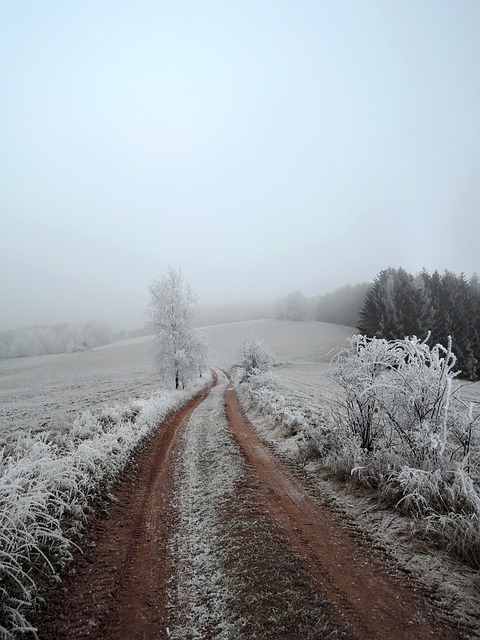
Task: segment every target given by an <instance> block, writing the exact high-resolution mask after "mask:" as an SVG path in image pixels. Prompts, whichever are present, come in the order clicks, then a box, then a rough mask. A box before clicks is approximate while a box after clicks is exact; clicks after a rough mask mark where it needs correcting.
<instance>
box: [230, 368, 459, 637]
mask: <svg viewBox="0 0 480 640" xmlns="http://www.w3.org/2000/svg"><path fill="white" fill-rule="evenodd" d="M225 407H226V414H227V417H228V419H229V422H230V424H231V428H232V431H233V434H234V436H235V438H236V440H237V442H238V443H239V445H240V447H241V448H242V450H243V452H244V454H245V456H246V458H247V460H248V462H249V463H250V464H251V466H252V467H253V469H254V471H255V473H256V474H257V476H258V478H259V480H260V483H259V485H260V495H259V498H260V499H263V502H264V505H265V507H266V509H267V510H268V511H269V513H270V514H271V516H272V517H273V518H274V519H275V520H276V521H277V522H278V523H279V524H280V526H281V527H282V529H283V530H284V532H285V534H286V535H287V536H288V538H289V540H290V542H291V544H292V546H293V547H294V548H295V549H296V550H297V551H298V552H299V553H300V555H301V556H302V557H303V558H304V561H305V563H306V568H307V569H308V571H309V573H310V574H311V575H312V576H313V578H314V579H315V581H316V584H317V585H318V588H319V591H320V593H321V595H322V596H323V597H326V598H327V599H328V600H329V601H330V602H331V604H332V608H331V613H332V618H333V619H334V620H336V621H337V623H338V624H340V625H342V626H344V627H347V628H350V629H351V631H352V633H353V635H354V637H355V638H358V639H359V640H373V639H379V640H380V639H382V640H383V639H385V638H389V640H423V639H426V638H429V639H430V640H431V638H432V637H434V638H436V639H440V638H442V639H445V640H446V639H447V638H448V639H450V640H451V639H453V638H458V637H461V636H460V634H459V632H458V631H457V630H455V629H445V628H440V627H439V626H438V625H437V624H436V623H435V622H434V621H433V620H432V612H431V611H430V609H429V607H428V603H427V602H426V601H425V599H424V598H422V596H421V595H420V594H419V593H416V592H414V591H413V590H411V589H409V588H407V587H406V586H405V585H404V584H401V583H400V582H398V581H396V580H394V579H393V578H391V577H389V576H388V575H386V573H385V571H384V570H383V569H382V566H381V565H380V563H378V562H377V561H375V560H374V559H372V558H368V557H366V555H365V548H362V547H361V546H360V545H359V544H358V543H357V542H356V541H355V539H354V537H353V536H352V535H351V533H350V532H348V531H347V530H346V529H345V528H343V527H342V525H341V524H340V523H339V521H338V520H336V519H335V518H334V516H333V514H332V513H331V512H330V511H329V510H328V509H327V508H326V507H325V506H322V505H320V504H319V503H317V502H316V501H315V500H314V499H313V498H312V497H310V495H309V494H308V493H307V491H306V489H305V487H304V486H303V484H302V483H301V482H300V481H299V480H298V479H297V478H295V476H294V475H293V474H292V473H291V472H290V471H289V469H288V468H287V467H286V466H285V465H284V464H283V463H282V462H281V461H280V460H279V459H278V458H277V457H276V456H275V455H273V454H272V453H271V452H270V451H269V450H268V447H267V446H266V445H265V443H264V442H263V441H262V440H261V439H260V437H259V436H258V435H257V434H256V433H255V431H254V430H253V428H252V427H251V426H250V424H249V423H248V421H247V420H246V418H245V416H244V413H243V410H242V408H241V405H240V402H239V400H238V397H237V394H236V392H235V390H234V385H233V382H232V380H231V379H230V384H229V385H228V387H227V390H226V392H225Z"/></svg>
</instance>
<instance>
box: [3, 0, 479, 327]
mask: <svg viewBox="0 0 480 640" xmlns="http://www.w3.org/2000/svg"><path fill="white" fill-rule="evenodd" d="M479 26H480V3H478V2H477V0H459V1H458V2H449V1H447V0H426V1H424V2H407V3H405V2H402V1H401V0H394V1H392V2H384V1H383V0H373V1H372V2H368V3H366V2H356V1H353V0H347V1H345V2H341V3H338V2H327V1H324V0H322V1H313V0H306V1H305V2H300V3H299V2H293V1H290V0H289V1H287V2H265V1H260V2H252V1H247V2H241V3H232V2H219V1H218V0H206V1H205V2H201V3H198V2H191V1H190V0H179V1H177V2H158V1H156V0H139V2H136V3H130V2H125V1H123V0H120V1H119V2H115V3H111V2H106V1H105V0H100V1H99V2H92V1H91V0H87V1H85V2H81V3H73V2H63V3H58V2H54V1H53V0H45V1H44V2H37V3H35V2H28V3H27V4H25V3H22V2H17V1H14V0H5V2H3V3H2V14H1V20H0V55H1V58H2V61H3V64H2V65H1V68H0V83H1V87H2V95H3V96H4V99H3V100H2V101H1V103H0V140H1V145H0V148H1V152H0V176H1V177H0V215H1V218H2V238H3V243H2V251H1V254H0V292H1V295H2V309H1V313H0V331H1V330H5V329H13V328H15V327H17V326H23V325H38V324H55V323H59V322H80V323H81V322H85V321H87V320H105V321H108V322H111V323H112V325H113V329H114V330H118V329H131V328H136V327H138V326H140V325H141V324H142V323H143V321H144V316H143V314H144V310H145V307H146V305H147V301H148V285H149V284H150V283H151V281H152V280H153V278H155V277H157V276H158V275H159V274H160V273H163V272H164V270H165V268H166V266H167V265H169V264H171V265H174V266H180V267H181V268H182V273H183V275H184V277H185V278H186V280H187V281H188V282H190V283H191V285H192V288H193V290H194V291H195V292H196V293H197V294H198V296H199V299H200V300H199V301H200V304H201V305H205V306H211V305H227V304H236V303H243V302H245V301H253V302H259V301H268V302H272V301H275V300H276V299H277V298H279V297H281V296H284V295H286V294H288V293H289V292H290V291H292V290H295V289H300V290H301V291H302V292H303V293H304V294H305V295H306V296H313V295H317V294H323V293H325V292H327V291H332V290H334V289H336V288H337V287H339V286H342V285H344V284H347V283H352V284H355V283H357V282H364V281H371V280H372V279H373V278H374V277H375V275H376V274H377V273H378V272H379V271H380V270H381V269H384V268H387V267H389V266H392V267H399V266H402V267H404V268H405V269H407V270H408V271H410V272H413V273H417V272H419V271H420V270H421V269H422V268H423V267H425V268H427V269H428V270H430V271H434V270H435V269H439V271H441V272H442V271H443V270H444V269H450V270H452V271H454V272H455V273H461V272H465V274H466V275H467V277H469V276H471V275H472V274H473V273H474V272H475V271H478V269H479V264H478V237H479V236H480V217H479V216H478V202H479V199H480V182H479V180H478V176H479V174H480V153H479V149H480V109H479V108H478V105H479V103H480V74H479V73H478V69H479V68H480V39H479V38H478V30H479Z"/></svg>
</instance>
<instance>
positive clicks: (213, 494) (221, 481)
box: [170, 384, 245, 638]
mask: <svg viewBox="0 0 480 640" xmlns="http://www.w3.org/2000/svg"><path fill="white" fill-rule="evenodd" d="M224 386H225V385H224V384H223V385H221V386H218V387H217V388H214V389H213V390H212V391H211V392H210V395H209V396H208V398H207V399H206V400H205V401H204V402H203V403H202V404H201V405H200V407H199V408H197V409H196V410H195V412H194V413H193V414H192V416H191V418H190V420H189V421H188V424H187V426H186V429H185V431H184V433H183V438H182V444H183V446H182V457H181V459H180V460H179V465H178V467H177V478H176V485H177V488H176V508H177V511H178V514H179V518H180V523H179V527H178V532H177V534H176V535H175V536H174V538H173V541H172V544H171V553H172V555H173V558H174V564H175V566H176V576H177V582H176V584H175V592H173V591H172V592H171V594H170V596H171V601H172V606H174V607H175V609H176V610H177V612H178V614H179V616H178V619H179V621H181V623H180V624H179V625H178V626H177V627H176V628H175V629H172V630H171V631H172V635H171V637H172V638H185V637H189V638H205V637H207V636H208V637H215V638H230V637H234V635H232V634H234V628H235V622H234V621H233V620H232V619H231V616H230V614H229V612H230V608H229V606H228V605H229V601H230V600H231V599H232V597H233V593H232V592H231V590H230V585H229V579H228V576H227V574H226V571H225V568H224V557H223V554H222V551H221V545H220V544H219V542H220V541H221V540H222V531H221V521H222V514H223V511H224V509H225V505H226V504H227V502H228V499H229V497H231V495H232V494H233V493H234V491H235V486H236V484H237V483H238V482H239V481H240V480H241V478H242V476H243V475H244V473H245V464H244V462H243V459H242V457H241V455H240V453H239V450H238V446H237V445H236V444H235V443H234V441H233V438H232V436H231V433H230V432H229V428H228V424H227V421H226V417H225V412H224V408H223V393H224Z"/></svg>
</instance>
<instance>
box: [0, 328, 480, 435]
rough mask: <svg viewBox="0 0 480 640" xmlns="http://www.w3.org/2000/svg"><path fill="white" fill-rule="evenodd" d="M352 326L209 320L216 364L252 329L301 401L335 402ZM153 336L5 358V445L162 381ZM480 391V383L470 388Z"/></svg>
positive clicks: (0, 406) (0, 429)
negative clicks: (336, 356)
mask: <svg viewBox="0 0 480 640" xmlns="http://www.w3.org/2000/svg"><path fill="white" fill-rule="evenodd" d="M354 332H355V330H354V329H353V328H350V327H344V326H340V325H332V324H326V323H321V322H288V321H275V320H255V321H249V322H239V323H231V324H223V325H216V326H211V327H206V328H205V329H204V333H205V335H206V337H207V340H208V342H209V362H210V365H211V366H218V367H221V368H224V369H229V368H230V367H231V366H232V365H233V364H234V363H236V362H238V361H239V354H240V351H241V347H242V344H243V341H244V339H245V338H246V337H248V336H249V335H252V334H253V335H256V336H257V337H259V338H261V339H263V341H264V344H265V346H266V347H267V348H268V349H269V350H270V351H271V352H272V353H273V355H274V357H275V361H276V363H277V364H276V366H275V369H274V370H275V373H276V374H277V375H278V376H279V378H280V380H281V382H282V385H284V386H285V388H284V394H285V396H286V397H287V398H288V400H289V401H291V403H292V404H293V405H295V406H299V405H311V404H318V403H322V404H323V403H326V402H327V403H328V401H330V400H332V398H333V396H334V394H335V392H336V390H335V388H334V386H333V385H332V383H331V381H329V380H328V379H327V377H326V372H327V371H328V367H329V362H330V359H331V357H332V355H333V353H334V352H335V351H336V350H338V349H340V348H342V347H344V346H346V339H347V337H348V336H350V335H352V334H353V333H354ZM152 351H153V340H152V338H151V337H142V338H133V339H130V340H123V341H121V342H116V343H113V344H111V345H106V346H104V347H98V348H96V349H91V350H88V351H79V352H76V353H71V354H57V355H50V356H37V357H30V358H15V359H11V360H0V445H1V444H2V443H4V442H5V441H6V440H8V439H10V438H11V437H12V436H14V435H16V434H18V433H20V432H22V431H32V432H34V433H35V432H40V431H59V430H64V429H68V425H69V424H70V423H71V422H72V421H73V420H74V418H75V417H76V415H77V414H79V413H81V412H82V411H85V410H89V411H96V410H99V409H100V408H101V407H104V406H105V405H108V404H114V403H116V402H122V401H127V400H128V399H129V398H131V397H140V396H146V397H148V396H149V395H151V394H152V393H153V392H154V391H155V390H156V389H158V387H159V385H160V381H159V380H158V377H157V376H156V374H155V371H154V369H153V366H152ZM464 394H465V397H466V398H467V399H468V400H470V401H473V400H477V401H478V399H479V398H480V383H476V384H474V385H468V386H466V387H465V390H464Z"/></svg>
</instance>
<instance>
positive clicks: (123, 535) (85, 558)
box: [37, 373, 218, 640]
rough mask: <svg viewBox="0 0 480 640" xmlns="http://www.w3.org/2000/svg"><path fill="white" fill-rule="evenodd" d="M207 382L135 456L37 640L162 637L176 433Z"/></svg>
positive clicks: (92, 528) (203, 393) (91, 527)
mask: <svg viewBox="0 0 480 640" xmlns="http://www.w3.org/2000/svg"><path fill="white" fill-rule="evenodd" d="M217 381H218V377H217V375H216V374H215V373H214V374H213V381H212V383H211V384H210V385H209V386H207V387H205V388H204V389H203V390H202V391H201V392H200V393H198V394H197V395H196V396H194V398H192V399H191V400H190V401H189V402H187V403H186V404H185V405H184V406H183V407H181V408H180V409H179V410H178V411H175V412H174V413H172V414H171V415H170V416H169V418H167V420H166V421H165V423H164V424H163V425H161V426H160V428H159V429H157V431H156V432H155V434H154V435H153V437H152V439H151V440H149V441H148V442H147V443H146V444H145V445H144V446H143V447H142V449H140V450H139V451H138V452H137V453H136V454H135V455H134V457H133V460H132V462H133V464H132V465H130V468H129V470H128V472H127V473H126V474H125V475H124V476H123V477H122V479H121V481H120V483H119V486H118V487H117V489H116V490H115V491H114V501H113V504H112V505H111V506H110V507H109V508H108V513H107V514H103V516H102V515H99V516H97V517H96V518H95V520H94V521H93V522H92V523H91V524H90V525H89V529H88V533H87V535H86V537H85V538H84V539H83V541H82V548H83V549H84V553H83V554H82V555H80V554H75V555H74V561H73V562H72V565H71V567H70V570H69V572H68V573H67V575H66V576H64V577H63V584H62V586H61V587H60V588H59V589H58V591H57V592H56V593H54V594H52V597H51V600H50V601H49V606H48V608H46V610H44V611H43V612H41V613H40V615H39V618H38V620H37V627H38V636H39V638H40V639H41V640H52V639H55V640H72V639H75V640H83V639H86V638H89V639H98V640H100V639H101V640H105V639H106V638H108V640H127V639H128V640H140V639H142V640H143V639H145V638H149V639H150V640H154V639H156V638H164V637H165V636H166V634H165V627H166V621H167V617H168V616H167V611H166V606H167V594H166V584H167V581H168V579H169V576H170V573H171V571H172V568H171V567H169V564H168V552H167V545H168V540H169V539H170V537H171V533H172V531H171V530H172V527H173V525H174V518H173V517H172V514H171V498H172V492H173V476H174V473H173V469H174V465H175V457H176V456H175V453H176V448H177V446H178V437H177V436H178V433H179V431H180V430H181V429H182V427H183V425H184V424H185V423H186V422H187V420H188V418H189V417H190V415H191V414H192V412H193V411H194V410H195V409H196V407H198V406H199V405H200V404H201V403H202V402H203V400H204V399H205V398H206V397H207V395H208V394H209V392H210V390H211V388H212V387H213V386H215V385H216V384H217Z"/></svg>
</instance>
